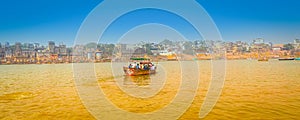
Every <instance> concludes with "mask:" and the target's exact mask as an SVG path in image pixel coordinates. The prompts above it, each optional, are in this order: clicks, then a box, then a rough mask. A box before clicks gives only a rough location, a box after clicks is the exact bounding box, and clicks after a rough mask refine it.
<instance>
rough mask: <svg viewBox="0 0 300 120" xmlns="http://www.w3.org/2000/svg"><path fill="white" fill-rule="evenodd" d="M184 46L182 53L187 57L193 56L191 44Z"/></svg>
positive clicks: (187, 43)
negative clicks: (187, 55)
mask: <svg viewBox="0 0 300 120" xmlns="http://www.w3.org/2000/svg"><path fill="white" fill-rule="evenodd" d="M183 46H184V48H185V49H184V50H183V53H184V54H189V55H193V54H194V51H193V42H190V41H189V42H185V43H184V44H183Z"/></svg>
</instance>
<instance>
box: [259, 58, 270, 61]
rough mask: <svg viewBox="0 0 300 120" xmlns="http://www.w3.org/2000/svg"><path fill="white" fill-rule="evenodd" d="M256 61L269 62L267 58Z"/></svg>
mask: <svg viewBox="0 0 300 120" xmlns="http://www.w3.org/2000/svg"><path fill="white" fill-rule="evenodd" d="M258 61H269V59H268V58H259V59H258Z"/></svg>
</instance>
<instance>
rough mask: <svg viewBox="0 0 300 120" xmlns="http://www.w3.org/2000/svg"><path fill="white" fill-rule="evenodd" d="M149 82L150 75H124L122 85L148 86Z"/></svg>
mask: <svg viewBox="0 0 300 120" xmlns="http://www.w3.org/2000/svg"><path fill="white" fill-rule="evenodd" d="M150 84H151V77H150V75H139V76H124V85H128V86H129V85H137V86H148V85H150Z"/></svg>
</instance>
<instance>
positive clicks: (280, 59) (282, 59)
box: [278, 58, 295, 61]
mask: <svg viewBox="0 0 300 120" xmlns="http://www.w3.org/2000/svg"><path fill="white" fill-rule="evenodd" d="M278 60H279V61H285V60H295V58H279V59H278Z"/></svg>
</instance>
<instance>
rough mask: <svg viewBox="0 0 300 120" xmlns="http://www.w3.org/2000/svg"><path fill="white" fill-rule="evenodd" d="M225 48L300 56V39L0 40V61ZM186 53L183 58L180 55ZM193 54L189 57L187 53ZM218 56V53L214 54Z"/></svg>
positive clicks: (232, 54)
mask: <svg viewBox="0 0 300 120" xmlns="http://www.w3.org/2000/svg"><path fill="white" fill-rule="evenodd" d="M223 51H225V55H223V57H224V56H225V57H226V58H227V59H246V58H255V59H258V58H259V57H262V56H264V57H266V56H267V57H268V58H278V57H283V56H290V57H293V56H296V57H298V56H300V39H295V40H294V42H293V43H283V44H273V43H272V42H266V41H265V40H264V39H263V38H256V39H254V40H253V41H252V42H251V43H247V42H243V41H235V42H224V41H212V40H204V41H201V40H197V41H171V40H167V39H165V40H164V41H162V42H160V43H147V42H144V41H141V42H140V43H137V44H96V43H89V44H86V45H75V46H74V47H67V46H66V45H65V44H63V43H60V44H55V42H54V41H48V45H41V44H39V43H20V42H16V43H15V44H12V45H11V44H10V43H9V42H6V43H5V44H1V43H0V59H1V62H0V63H2V64H3V63H4V64H5V63H9V64H20V63H21V64H27V63H28V64H30V63H70V62H103V61H111V60H112V59H113V60H122V61H124V60H125V61H126V60H128V59H129V58H130V57H132V56H145V55H148V56H159V57H160V58H159V59H165V60H168V59H169V58H170V59H183V60H190V59H191V56H192V55H194V56H197V57H198V59H212V58H213V57H212V56H211V55H212V54H216V55H219V58H218V59H221V58H223V57H222V54H223V53H222V52H223ZM179 55H184V57H182V56H179ZM188 55H189V56H190V57H186V56H188ZM215 57H216V56H215Z"/></svg>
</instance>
